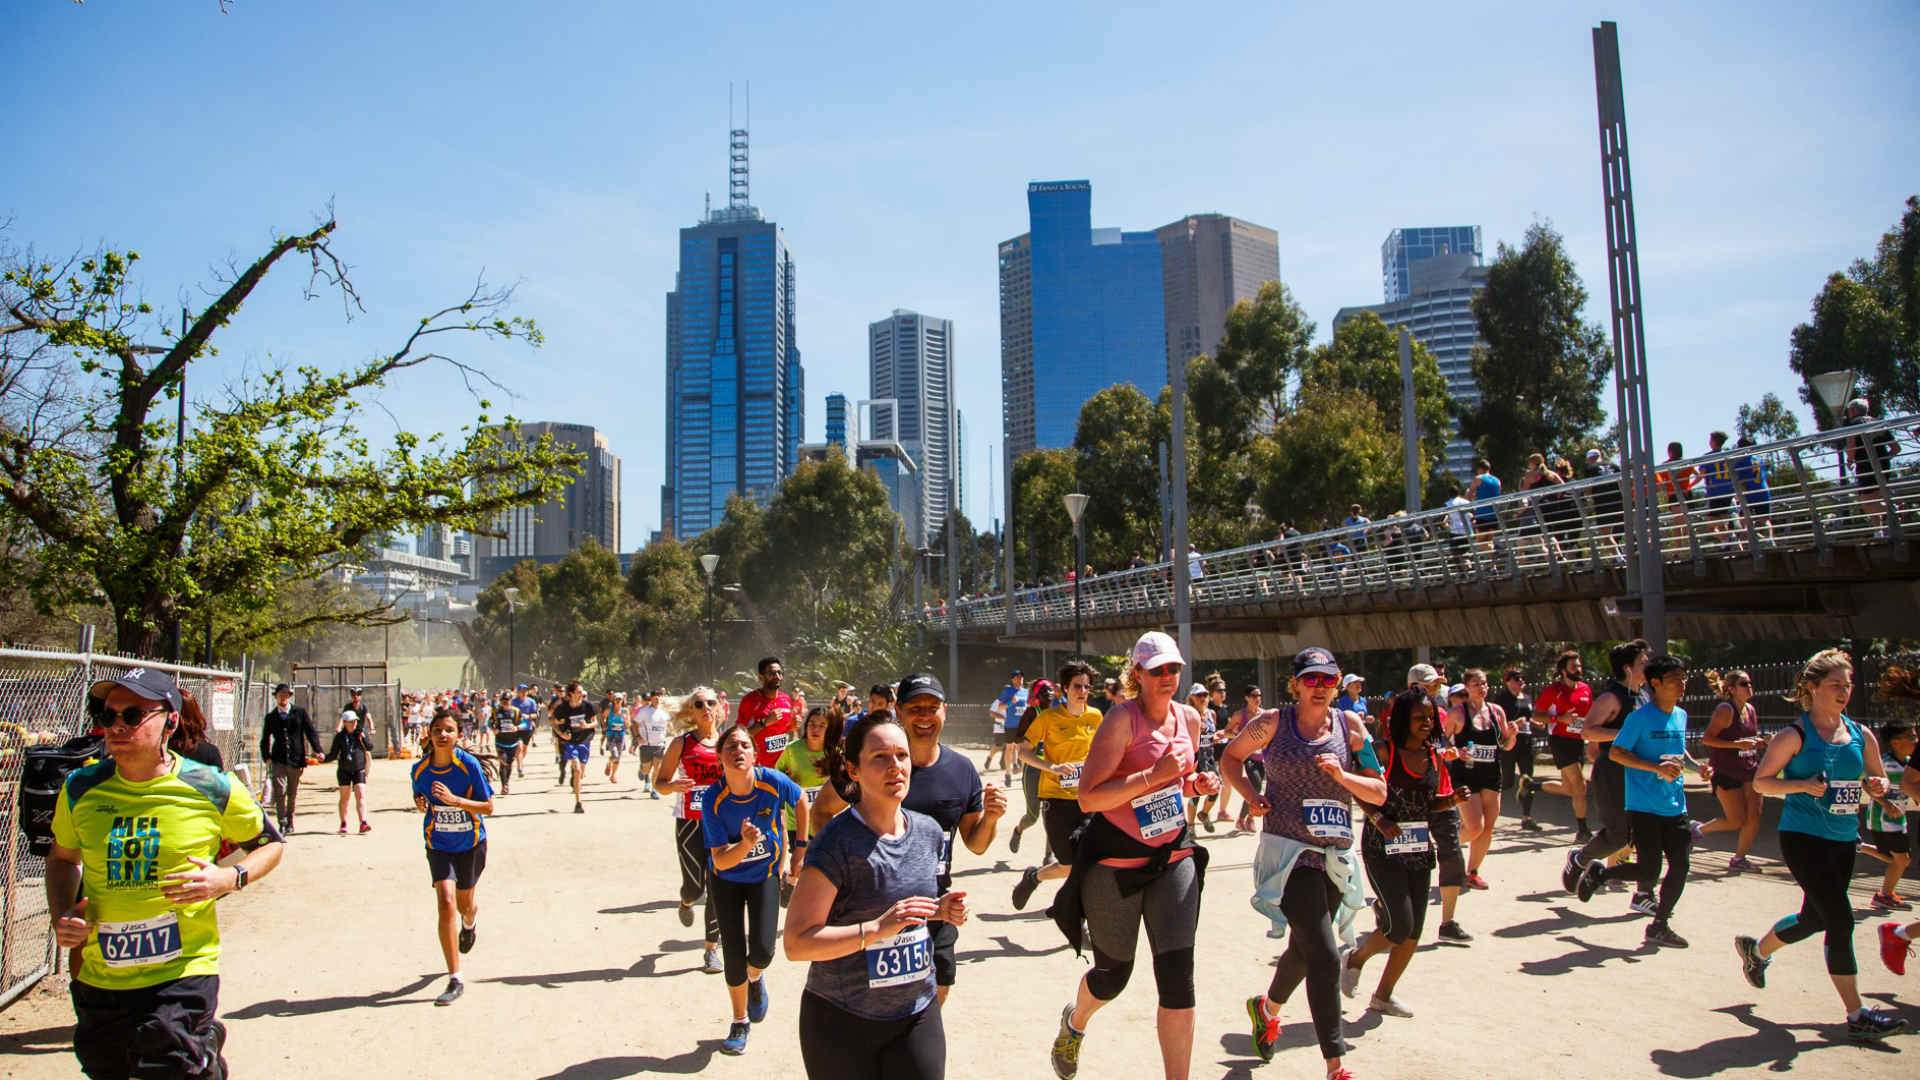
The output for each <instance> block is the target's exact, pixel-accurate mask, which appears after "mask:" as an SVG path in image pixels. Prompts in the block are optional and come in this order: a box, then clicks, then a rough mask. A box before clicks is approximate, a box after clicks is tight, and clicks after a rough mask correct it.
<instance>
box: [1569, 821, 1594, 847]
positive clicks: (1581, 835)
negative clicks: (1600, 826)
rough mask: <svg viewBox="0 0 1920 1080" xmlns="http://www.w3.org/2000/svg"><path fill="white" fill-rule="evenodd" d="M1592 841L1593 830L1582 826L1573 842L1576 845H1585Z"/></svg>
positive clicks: (1575, 834)
mask: <svg viewBox="0 0 1920 1080" xmlns="http://www.w3.org/2000/svg"><path fill="white" fill-rule="evenodd" d="M1591 839H1593V830H1592V829H1589V828H1587V827H1586V826H1585V825H1582V826H1580V828H1579V829H1578V830H1577V831H1576V832H1575V833H1574V834H1573V842H1574V843H1576V844H1584V843H1586V842H1587V841H1589V840H1591Z"/></svg>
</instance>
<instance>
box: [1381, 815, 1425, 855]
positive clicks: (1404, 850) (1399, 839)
mask: <svg viewBox="0 0 1920 1080" xmlns="http://www.w3.org/2000/svg"><path fill="white" fill-rule="evenodd" d="M1432 846H1433V833H1432V832H1431V831H1430V830H1429V829H1428V828H1427V823H1426V822H1424V821H1409V822H1407V823H1406V824H1404V825H1401V826H1400V835H1398V836H1396V837H1394V838H1393V839H1391V840H1388V841H1387V843H1386V852H1387V854H1389V855H1424V854H1426V852H1427V851H1428V849H1430V848H1431V847H1432Z"/></svg>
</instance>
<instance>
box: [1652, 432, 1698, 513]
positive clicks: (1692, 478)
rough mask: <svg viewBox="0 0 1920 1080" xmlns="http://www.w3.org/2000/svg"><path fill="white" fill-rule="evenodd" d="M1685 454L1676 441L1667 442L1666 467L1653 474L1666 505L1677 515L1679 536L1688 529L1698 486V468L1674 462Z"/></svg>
mask: <svg viewBox="0 0 1920 1080" xmlns="http://www.w3.org/2000/svg"><path fill="white" fill-rule="evenodd" d="M1685 456H1686V451H1685V450H1683V449H1681V446H1680V444H1679V443H1677V442H1670V443H1668V444H1667V467H1666V468H1664V469H1661V470H1660V471H1659V472H1656V473H1654V474H1653V481H1654V483H1655V484H1657V485H1659V487H1660V490H1661V491H1662V492H1663V493H1665V495H1666V497H1667V505H1668V506H1669V507H1672V508H1673V511H1674V514H1675V515H1676V516H1677V517H1678V519H1679V520H1678V523H1677V525H1676V528H1677V529H1678V530H1679V536H1682V537H1683V536H1685V535H1686V534H1687V532H1688V531H1690V530H1689V524H1690V522H1689V518H1690V514H1689V511H1690V510H1691V509H1692V508H1693V501H1694V499H1695V498H1696V491H1697V489H1698V488H1699V487H1700V470H1699V469H1697V468H1695V467H1693V466H1692V465H1682V464H1676V463H1677V462H1679V461H1680V459H1681V458H1683V457H1685Z"/></svg>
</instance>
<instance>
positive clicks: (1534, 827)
mask: <svg viewBox="0 0 1920 1080" xmlns="http://www.w3.org/2000/svg"><path fill="white" fill-rule="evenodd" d="M1520 831H1521V832H1539V831H1540V823H1539V822H1537V821H1535V820H1533V819H1532V818H1530V817H1523V818H1521V819H1520Z"/></svg>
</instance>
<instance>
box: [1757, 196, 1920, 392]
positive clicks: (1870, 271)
mask: <svg viewBox="0 0 1920 1080" xmlns="http://www.w3.org/2000/svg"><path fill="white" fill-rule="evenodd" d="M1787 363H1788V365H1789V366H1790V367H1792V368H1793V370H1794V372H1795V373H1796V374H1798V375H1799V376H1800V377H1801V379H1802V380H1803V381H1804V380H1807V379H1811V378H1812V377H1813V376H1814V375H1818V374H1820V373H1822V372H1827V371H1840V370H1843V369H1846V368H1851V369H1853V370H1854V371H1856V372H1858V373H1859V383H1858V387H1857V392H1858V393H1859V394H1860V395H1861V396H1863V397H1866V398H1868V399H1869V400H1871V401H1873V402H1874V403H1875V404H1876V405H1877V406H1878V409H1879V411H1880V412H1881V413H1882V414H1884V415H1888V416H1892V415H1897V414H1900V413H1910V412H1920V196H1913V197H1910V198H1908V199H1907V206H1906V212H1905V213H1904V214H1903V215H1901V218H1900V220H1899V221H1898V222H1897V223H1896V224H1895V225H1894V227H1893V228H1892V229H1891V230H1889V231H1888V232H1886V233H1885V234H1884V235H1882V236H1881V237H1880V243H1879V245H1878V246H1877V247H1876V249H1875V251H1874V257H1873V258H1872V259H1860V260H1857V261H1855V262H1854V264H1853V265H1852V266H1850V267H1848V268H1847V270H1846V272H1845V273H1836V274H1833V275H1831V276H1829V277H1828V278H1827V281H1826V284H1825V286H1823V287H1822V288H1821V290H1820V294H1819V295H1818V296H1816V297H1814V298H1813V311H1812V317H1811V318H1810V319H1809V320H1808V321H1807V322H1804V323H1801V324H1800V325H1798V326H1796V327H1794V328H1793V333H1792V335H1791V338H1790V348H1789V352H1788V358H1787ZM1800 400H1802V401H1804V402H1806V403H1807V404H1809V405H1810V406H1812V407H1813V414H1814V418H1815V420H1816V421H1817V423H1818V424H1819V426H1820V427H1821V428H1822V429H1825V428H1828V427H1831V426H1833V424H1834V422H1835V418H1834V417H1832V416H1829V415H1828V414H1827V411H1826V408H1825V406H1824V405H1823V404H1821V403H1820V402H1819V401H1818V400H1817V398H1816V395H1814V394H1813V393H1812V391H1811V389H1810V388H1809V387H1807V386H1803V387H1801V390H1800Z"/></svg>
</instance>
